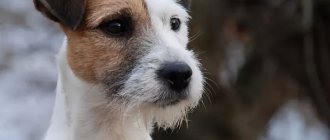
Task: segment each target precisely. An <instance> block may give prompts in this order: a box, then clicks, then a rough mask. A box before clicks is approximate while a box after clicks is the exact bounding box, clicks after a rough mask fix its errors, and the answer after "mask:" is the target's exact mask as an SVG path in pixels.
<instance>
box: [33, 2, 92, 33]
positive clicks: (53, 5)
mask: <svg viewBox="0 0 330 140" xmlns="http://www.w3.org/2000/svg"><path fill="white" fill-rule="evenodd" d="M33 2H34V5H35V7H36V9H37V10H39V11H40V12H42V13H43V14H44V15H45V16H47V17H48V18H49V19H51V20H53V21H55V22H59V23H62V24H64V25H65V26H67V27H69V28H71V29H72V30H75V29H77V28H78V26H79V25H80V24H81V22H82V20H83V18H84V13H85V8H86V0H33Z"/></svg>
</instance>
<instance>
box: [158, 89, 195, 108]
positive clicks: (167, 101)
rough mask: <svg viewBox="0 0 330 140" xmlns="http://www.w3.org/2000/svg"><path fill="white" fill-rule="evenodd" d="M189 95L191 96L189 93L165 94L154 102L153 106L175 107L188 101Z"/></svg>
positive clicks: (173, 92) (172, 92)
mask: <svg viewBox="0 0 330 140" xmlns="http://www.w3.org/2000/svg"><path fill="white" fill-rule="evenodd" d="M188 95H189V93H188V91H182V92H175V91H170V92H164V93H162V94H161V96H160V97H159V98H158V99H157V100H156V101H154V102H153V104H156V105H157V106H159V107H167V106H173V105H176V104H178V103H180V102H181V101H183V100H186V99H187V98H188Z"/></svg>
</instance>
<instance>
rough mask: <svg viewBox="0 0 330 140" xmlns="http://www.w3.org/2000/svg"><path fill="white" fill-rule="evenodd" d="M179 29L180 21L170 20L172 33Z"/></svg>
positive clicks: (176, 19)
mask: <svg viewBox="0 0 330 140" xmlns="http://www.w3.org/2000/svg"><path fill="white" fill-rule="evenodd" d="M180 27H181V20H180V19H178V18H171V29H172V30H173V31H178V30H179V29H180Z"/></svg>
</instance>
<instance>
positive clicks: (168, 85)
mask: <svg viewBox="0 0 330 140" xmlns="http://www.w3.org/2000/svg"><path fill="white" fill-rule="evenodd" d="M192 73H193V72H192V70H191V68H190V66H189V65H188V64H186V63H184V62H173V63H166V64H164V65H163V66H162V67H160V69H159V70H158V71H157V73H156V74H157V76H158V80H159V82H161V83H162V85H163V86H164V91H166V92H163V95H161V96H162V98H159V100H157V101H156V102H155V103H156V104H158V105H161V106H167V105H174V104H176V103H178V102H180V101H181V100H184V99H186V98H187V97H188V95H189V92H188V87H189V83H190V80H191V76H192Z"/></svg>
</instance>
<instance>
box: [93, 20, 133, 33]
mask: <svg viewBox="0 0 330 140" xmlns="http://www.w3.org/2000/svg"><path fill="white" fill-rule="evenodd" d="M99 28H100V29H101V30H102V31H103V32H104V33H105V34H107V35H109V36H113V37H122V36H126V35H129V34H130V33H131V32H132V25H131V20H130V18H121V19H114V20H109V21H106V22H104V23H102V24H101V25H100V26H99Z"/></svg>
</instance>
